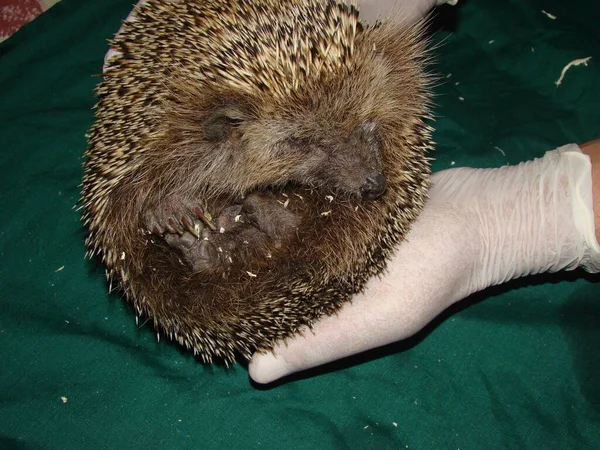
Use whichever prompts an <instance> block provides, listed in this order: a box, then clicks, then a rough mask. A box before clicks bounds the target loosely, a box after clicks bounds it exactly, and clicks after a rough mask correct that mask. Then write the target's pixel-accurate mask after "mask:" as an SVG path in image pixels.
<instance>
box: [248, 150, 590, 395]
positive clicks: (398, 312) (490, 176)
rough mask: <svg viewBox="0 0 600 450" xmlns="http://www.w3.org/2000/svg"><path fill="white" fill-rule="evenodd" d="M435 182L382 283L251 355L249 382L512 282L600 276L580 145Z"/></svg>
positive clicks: (405, 328)
mask: <svg viewBox="0 0 600 450" xmlns="http://www.w3.org/2000/svg"><path fill="white" fill-rule="evenodd" d="M433 183H434V184H433V187H432V189H431V191H430V200H429V201H428V202H427V204H426V205H425V208H424V210H423V212H422V214H421V215H420V216H419V218H418V219H417V221H416V222H415V223H414V224H413V227H412V230H411V231H410V233H409V234H408V236H407V241H406V242H404V243H402V244H401V245H400V246H399V248H398V249H397V251H396V253H395V255H394V257H393V259H392V260H391V261H390V262H389V264H388V272H387V273H386V274H385V276H383V277H382V278H374V279H372V280H370V281H369V283H368V284H367V288H366V290H365V292H364V293H363V294H360V295H356V296H355V297H354V298H353V301H352V302H351V303H348V304H347V305H345V306H344V307H343V308H342V310H341V311H340V312H339V314H337V315H336V316H332V317H325V318H323V319H322V320H321V321H319V322H318V323H316V324H315V325H314V327H313V329H312V331H310V330H308V329H306V330H305V331H304V333H303V335H301V336H297V337H295V338H293V339H290V340H289V341H287V343H280V344H279V345H277V346H276V347H275V348H274V350H273V353H267V354H255V355H254V357H253V358H252V361H251V362H250V366H249V372H250V376H251V377H252V379H253V380H254V381H256V382H258V383H269V382H271V381H274V380H276V379H278V378H281V377H283V376H285V375H288V374H291V373H294V372H298V371H301V370H305V369H308V368H311V367H315V366H318V365H322V364H325V363H327V362H330V361H333V360H336V359H340V358H343V357H346V356H349V355H353V354H356V353H360V352H362V351H365V350H369V349H372V348H375V347H379V346H382V345H385V344H388V343H391V342H395V341H398V340H401V339H405V338H407V337H409V336H411V335H413V334H415V333H416V332H417V331H419V330H420V329H421V328H423V327H424V326H425V325H426V324H427V323H429V322H430V321H431V320H432V319H433V318H434V317H436V316H437V315H438V314H439V313H440V312H442V311H443V310H444V309H446V308H447V307H448V306H450V305H451V304H453V303H455V302H457V301H458V300H461V299H463V298H465V297H467V296H468V295H470V294H472V293H473V292H476V291H479V290H482V289H484V288H486V287H488V286H492V285H495V284H500V283H503V282H505V281H508V280H510V279H513V278H517V277H521V276H525V275H530V274H535V273H539V272H545V271H550V272H554V271H558V270H562V269H566V270H570V269H574V268H575V267H577V266H580V265H581V266H583V267H584V268H586V269H587V270H588V271H590V272H598V271H600V246H599V245H598V242H597V240H596V236H595V226H594V213H593V203H592V176H591V164H590V160H589V157H588V156H587V155H584V154H583V153H581V152H580V150H579V148H578V147H577V146H576V145H574V144H571V145H568V146H565V147H561V148H559V149H558V150H554V151H551V152H548V153H546V155H545V156H544V157H543V158H541V159H536V160H534V161H530V162H526V163H522V164H519V165H518V166H505V167H501V168H499V169H470V168H457V169H451V170H446V171H444V172H440V173H437V174H435V175H434V176H433Z"/></svg>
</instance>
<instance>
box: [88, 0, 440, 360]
mask: <svg viewBox="0 0 600 450" xmlns="http://www.w3.org/2000/svg"><path fill="white" fill-rule="evenodd" d="M111 48H112V49H114V50H115V52H116V53H115V55H114V56H113V57H112V58H111V59H110V60H109V63H108V66H107V69H106V70H105V73H104V78H103V80H102V81H101V82H100V84H99V86H98V87H97V91H96V93H97V97H98V103H97V106H96V112H95V122H94V124H93V126H92V128H91V130H90V132H89V137H88V141H89V146H88V150H87V152H86V160H85V163H84V178H83V183H82V207H83V221H84V223H85V225H86V226H87V228H88V230H89V232H88V238H87V241H86V244H87V246H88V249H89V251H88V254H89V256H91V257H97V258H99V259H100V260H101V261H102V263H103V264H104V265H105V266H106V273H107V277H108V279H109V280H110V283H111V286H112V285H113V284H114V285H116V286H118V288H119V289H121V290H122V291H123V292H124V294H125V295H126V297H127V299H128V300H129V301H130V302H131V304H132V305H133V307H134V309H135V311H136V314H137V315H139V316H144V317H147V318H150V319H151V320H152V323H153V324H154V326H155V328H156V329H157V331H158V332H160V333H161V334H163V335H166V336H167V337H169V338H170V339H172V340H174V341H176V342H178V343H179V344H181V345H182V346H184V347H186V348H187V349H189V350H191V351H192V352H193V353H194V354H196V355H198V356H199V357H200V358H201V359H202V361H204V362H212V361H213V360H215V359H218V360H224V361H225V362H226V363H229V362H232V361H234V360H235V359H236V357H239V356H242V357H243V358H249V357H250V356H251V354H252V352H253V351H255V350H268V349H269V348H271V347H272V346H273V345H274V343H275V342H276V341H278V340H281V339H285V338H287V337H289V336H291V335H292V334H294V333H296V332H297V331H298V330H299V329H300V328H301V327H302V326H304V325H309V326H310V324H312V323H314V321H315V320H317V319H318V318H319V317H321V316H322V315H324V314H333V313H335V311H337V310H338V309H339V308H340V307H341V305H343V303H344V302H346V301H349V300H350V299H351V296H352V295H353V294H354V293H356V292H359V291H360V290H361V289H362V287H363V285H364V284H365V282H366V281H367V280H368V279H369V278H370V277H371V276H374V275H377V274H380V273H381V272H382V271H383V270H384V269H385V263H386V260H387V258H388V257H389V255H390V254H391V252H392V251H393V248H394V246H395V245H397V244H398V243H399V242H401V241H402V239H403V237H404V236H405V235H406V233H407V231H408V229H409V227H410V224H411V223H412V221H413V220H414V219H415V218H416V217H417V215H418V214H419V212H420V211H421V208H422V206H423V202H424V200H425V197H426V192H427V188H428V182H429V181H428V180H429V173H430V168H429V160H428V157H427V153H428V151H429V149H430V147H431V133H432V130H431V128H430V127H429V125H428V124H427V122H426V120H427V119H428V118H429V107H430V100H429V99H430V95H429V86H430V84H431V78H430V76H429V75H427V72H426V70H425V67H426V64H427V62H428V61H427V60H428V56H427V55H428V53H427V50H426V46H425V43H424V39H423V29H422V25H417V26H413V27H402V26H400V25H392V24H388V23H380V24H377V25H375V26H366V25H363V24H362V23H361V22H360V20H359V13H358V11H357V10H356V9H355V8H354V7H352V6H347V5H345V4H343V3H338V2H336V1H333V0H330V1H322V0H279V1H276V0H256V1H252V2H248V1H243V0H237V1H235V0H231V1H224V0H205V1H183V0H175V1H164V0H163V1H159V0H149V1H148V2H145V3H144V4H140V5H138V6H137V7H136V20H135V21H132V22H126V23H125V24H124V26H123V29H122V32H120V33H119V34H118V35H117V37H116V38H115V39H114V41H113V42H112V43H111Z"/></svg>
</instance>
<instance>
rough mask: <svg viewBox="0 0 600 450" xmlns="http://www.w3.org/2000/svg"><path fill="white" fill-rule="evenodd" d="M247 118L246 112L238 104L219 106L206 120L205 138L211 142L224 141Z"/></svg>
mask: <svg viewBox="0 0 600 450" xmlns="http://www.w3.org/2000/svg"><path fill="white" fill-rule="evenodd" d="M245 120H246V114H245V113H244V112H243V111H242V110H241V109H240V108H238V107H236V106H225V107H222V108H219V109H217V110H216V111H214V112H213V113H212V114H211V115H210V116H208V117H207V118H206V119H205V120H204V124H203V125H204V138H205V139H206V140H207V141H210V142H216V141H224V140H225V139H226V138H227V137H228V136H229V133H231V130H232V129H233V128H236V127H239V126H240V125H241V124H243V123H244V121H245Z"/></svg>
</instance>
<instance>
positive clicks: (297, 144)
mask: <svg viewBox="0 0 600 450" xmlns="http://www.w3.org/2000/svg"><path fill="white" fill-rule="evenodd" d="M286 143H287V144H288V145H289V146H290V147H292V148H293V149H295V150H300V151H301V152H302V153H309V152H311V151H313V150H314V148H315V145H314V142H312V141H311V140H310V139H307V138H301V137H289V138H287V139H286Z"/></svg>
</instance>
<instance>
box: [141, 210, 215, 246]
mask: <svg viewBox="0 0 600 450" xmlns="http://www.w3.org/2000/svg"><path fill="white" fill-rule="evenodd" d="M144 224H145V227H146V229H147V230H148V231H149V232H150V233H152V234H154V235H157V236H165V235H168V234H176V235H179V236H181V235H183V234H184V233H186V232H188V233H191V234H192V235H193V236H195V237H196V238H199V237H200V235H201V233H202V231H203V230H205V229H211V230H214V229H215V226H214V224H213V223H212V221H211V218H210V216H209V215H208V214H205V211H204V209H203V208H201V207H199V206H195V207H192V208H185V207H181V208H178V207H172V206H170V205H167V206H162V207H158V208H155V209H152V210H150V211H149V212H147V213H146V214H145V217H144Z"/></svg>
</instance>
